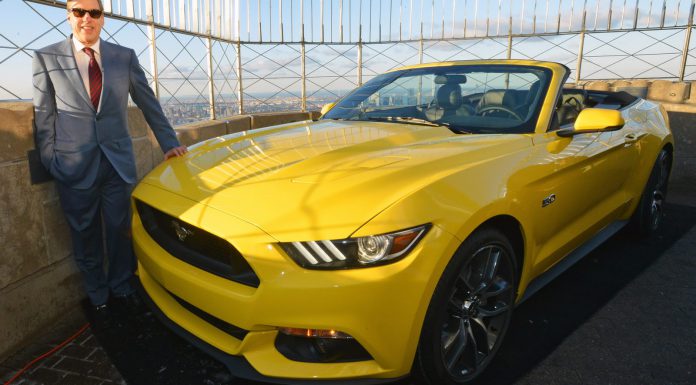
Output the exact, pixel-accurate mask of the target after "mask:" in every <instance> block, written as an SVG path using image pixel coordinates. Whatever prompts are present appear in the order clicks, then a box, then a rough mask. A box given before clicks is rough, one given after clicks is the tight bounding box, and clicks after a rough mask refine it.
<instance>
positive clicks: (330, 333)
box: [278, 328, 353, 339]
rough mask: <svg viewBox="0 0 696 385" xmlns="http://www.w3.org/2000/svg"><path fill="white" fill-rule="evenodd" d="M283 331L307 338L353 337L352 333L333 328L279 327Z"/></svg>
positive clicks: (290, 334)
mask: <svg viewBox="0 0 696 385" xmlns="http://www.w3.org/2000/svg"><path fill="white" fill-rule="evenodd" d="M278 330H279V331H280V332H281V333H283V334H287V335H289V336H296V337H307V338H330V339H353V337H351V336H350V334H347V333H343V332H339V331H337V330H333V329H328V330H325V329H300V328H279V329H278Z"/></svg>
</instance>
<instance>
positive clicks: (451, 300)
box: [413, 228, 517, 385]
mask: <svg viewBox="0 0 696 385" xmlns="http://www.w3.org/2000/svg"><path fill="white" fill-rule="evenodd" d="M516 294H517V266H516V258H515V253H514V249H513V248H512V245H511V244H510V241H509V240H508V239H507V238H506V237H505V235H504V234H503V233H502V232H500V231H499V230H497V229H494V228H482V229H480V230H477V231H476V232H474V233H473V234H472V235H471V236H470V237H469V238H468V239H467V240H466V241H465V242H464V243H463V244H462V246H461V247H460V248H459V250H457V252H456V253H455V255H454V257H453V258H452V260H451V261H450V262H449V264H448V265H447V267H446V268H445V271H444V273H443V275H442V277H441V278H440V281H439V282H438V284H437V287H436V288H435V292H434V294H433V298H432V300H431V301H430V305H429V307H428V312H427V313H426V316H425V321H424V323H423V329H422V331H421V336H420V341H419V344H418V350H417V353H416V359H415V362H414V366H413V375H414V379H415V380H416V381H417V383H419V384H420V383H422V384H430V385H461V384H467V383H469V382H471V381H473V380H474V379H475V378H476V377H478V376H479V375H480V374H481V373H482V372H483V371H484V369H485V368H486V367H487V366H488V364H489V363H490V362H491V360H492V359H493V357H494V356H495V354H496V352H497V351H498V349H499V348H500V345H501V343H502V341H503V338H504V337H505V333H506V332H507V329H508V326H509V324H510V318H511V316H512V309H513V307H514V301H515V298H516Z"/></svg>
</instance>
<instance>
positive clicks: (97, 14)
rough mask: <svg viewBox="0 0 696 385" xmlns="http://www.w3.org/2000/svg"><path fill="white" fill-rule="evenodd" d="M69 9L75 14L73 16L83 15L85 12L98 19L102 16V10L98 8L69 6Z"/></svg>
mask: <svg viewBox="0 0 696 385" xmlns="http://www.w3.org/2000/svg"><path fill="white" fill-rule="evenodd" d="M70 11H71V12H72V13H73V15H75V17H85V13H89V16H90V17H92V19H98V18H100V17H102V14H103V13H104V12H102V11H100V10H98V9H82V8H70Z"/></svg>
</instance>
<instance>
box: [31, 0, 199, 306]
mask: <svg viewBox="0 0 696 385" xmlns="http://www.w3.org/2000/svg"><path fill="white" fill-rule="evenodd" d="M67 9H68V21H69V23H70V26H71V27H72V35H71V36H70V37H69V38H68V39H67V40H65V41H62V42H59V43H56V44H53V45H50V46H48V47H45V48H42V49H39V50H37V51H36V52H35V54H34V61H33V74H34V75H33V85H34V110H35V124H36V145H37V148H38V149H39V151H40V153H41V161H42V163H43V164H44V166H46V168H47V169H48V170H49V172H50V173H51V175H52V176H53V177H54V179H55V182H56V187H57V190H58V195H59V197H60V202H61V206H62V208H63V212H64V214H65V218H66V220H67V222H68V224H69V226H70V232H71V236H72V242H73V255H74V257H75V261H76V264H77V267H78V268H79V269H80V271H81V272H82V276H83V279H84V284H85V288H86V291H87V294H88V296H89V299H90V301H91V303H92V305H94V309H95V310H96V312H97V315H100V316H105V315H106V314H107V312H108V307H107V303H108V302H109V299H110V298H117V301H119V302H121V303H125V304H129V303H133V302H137V297H136V294H135V291H134V288H133V287H132V286H131V284H130V280H131V278H132V277H133V273H134V271H135V267H136V263H135V256H134V255H133V248H132V244H131V239H130V220H131V216H130V193H131V190H132V186H133V184H134V183H135V182H136V168H135V157H134V154H133V144H132V142H131V139H130V135H129V134H128V124H127V121H128V119H127V106H128V95H129V94H130V96H131V98H132V99H133V101H134V102H135V104H137V105H138V107H140V109H141V110H142V111H143V113H144V115H145V119H146V120H147V122H148V124H149V125H150V127H151V129H152V131H153V132H154V134H155V137H156V138H157V142H158V143H159V145H160V147H161V148H162V151H163V152H164V153H165V155H164V158H165V159H169V158H171V157H174V156H180V155H183V154H184V153H185V152H186V147H184V146H181V145H180V144H179V141H178V140H177V138H176V134H175V132H174V130H173V128H172V126H171V125H170V124H169V122H168V121H167V119H166V117H165V116H164V113H163V112H162V107H161V106H160V104H159V102H158V101H157V99H156V98H155V95H154V93H153V92H152V90H151V89H150V87H149V85H148V83H147V80H146V78H145V74H144V72H143V70H142V69H141V68H140V65H139V63H138V59H137V56H136V54H135V52H134V51H133V50H132V49H128V48H125V47H121V46H118V45H115V44H111V43H108V42H106V41H103V40H100V38H99V34H100V32H101V28H102V26H103V25H104V15H103V10H104V8H103V6H102V3H101V0H69V1H68V2H67ZM102 223H103V226H104V229H103V230H104V231H103V233H104V234H105V235H106V239H105V240H103V239H102ZM104 241H106V253H107V258H108V261H109V262H108V273H105V271H104V265H103V260H104V255H103V254H104V253H103V250H104Z"/></svg>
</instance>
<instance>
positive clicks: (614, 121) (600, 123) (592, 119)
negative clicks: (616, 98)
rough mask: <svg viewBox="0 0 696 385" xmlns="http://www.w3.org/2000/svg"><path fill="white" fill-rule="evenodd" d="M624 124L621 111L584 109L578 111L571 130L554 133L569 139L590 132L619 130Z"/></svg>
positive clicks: (566, 129)
mask: <svg viewBox="0 0 696 385" xmlns="http://www.w3.org/2000/svg"><path fill="white" fill-rule="evenodd" d="M624 124H626V122H625V121H624V119H623V117H622V116H621V111H617V110H605V109H602V108H585V109H584V110H582V111H580V114H579V115H578V118H577V119H576V120H575V125H574V126H573V128H564V129H561V130H558V131H556V134H557V135H558V136H562V137H569V136H573V135H577V134H588V133H591V132H607V131H616V130H620V129H621V128H622V127H623V126H624Z"/></svg>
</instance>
